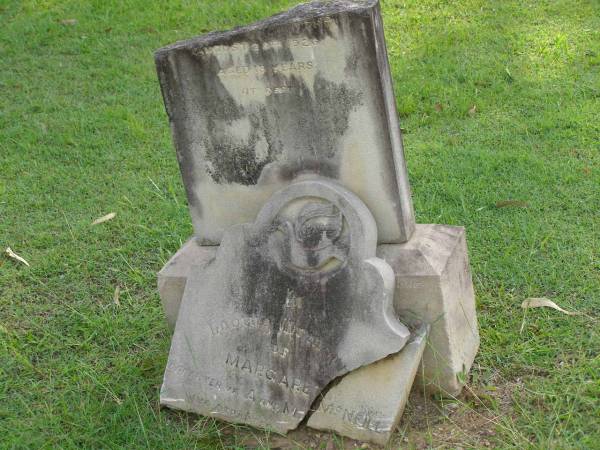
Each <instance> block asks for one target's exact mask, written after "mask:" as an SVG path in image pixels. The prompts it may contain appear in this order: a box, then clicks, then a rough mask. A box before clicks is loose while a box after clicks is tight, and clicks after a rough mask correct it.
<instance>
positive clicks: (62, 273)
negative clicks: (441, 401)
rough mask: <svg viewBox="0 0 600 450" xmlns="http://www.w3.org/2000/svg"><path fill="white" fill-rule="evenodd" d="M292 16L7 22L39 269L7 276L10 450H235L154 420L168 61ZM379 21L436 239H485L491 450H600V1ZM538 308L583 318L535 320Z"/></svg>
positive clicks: (14, 184) (13, 198)
mask: <svg viewBox="0 0 600 450" xmlns="http://www.w3.org/2000/svg"><path fill="white" fill-rule="evenodd" d="M167 3H169V4H167ZM295 3H297V2H296V1H292V0H289V1H286V0H272V1H267V0H264V1H259V0H256V1H248V0H237V1H235V0H219V1H216V0H215V1H211V0H198V1H195V2H194V1H183V2H146V1H142V0H125V1H112V0H111V1H108V0H95V1H89V2H81V1H76V0H70V1H69V0H65V1H53V0H21V1H12V0H9V1H7V0H3V1H0V24H1V27H0V61H1V66H0V67H1V68H0V89H1V90H0V92H1V94H2V95H1V96H0V130H1V132H0V163H1V165H0V247H2V249H4V248H5V247H7V246H10V247H11V248H12V249H13V250H14V251H16V252H17V253H19V254H20V255H21V256H23V257H25V258H26V259H27V260H28V261H29V262H30V263H31V267H30V268H28V267H26V266H24V265H22V264H19V263H16V262H15V261H13V260H10V259H8V258H6V257H0V448H125V447H127V448H144V447H150V448H161V449H168V448H173V449H174V448H213V447H215V448H220V447H222V446H223V445H225V444H223V442H225V443H227V442H231V439H229V441H224V440H223V439H224V438H223V432H224V431H227V428H228V427H227V426H226V425H223V424H219V423H216V424H215V422H213V421H211V420H204V419H201V418H198V417H197V416H193V415H186V414H178V413H175V412H172V411H167V410H159V408H158V402H157V396H158V389H159V386H160V383H161V378H162V371H163V369H164V366H165V362H166V357H167V352H168V347H169V338H170V336H169V332H168V330H167V328H166V325H165V322H164V320H163V316H162V313H161V308H160V303H159V298H158V294H157V290H156V283H155V273H156V271H157V270H159V269H160V267H161V265H162V264H163V263H164V262H165V261H166V260H167V259H168V257H169V256H170V255H171V254H172V253H173V252H175V251H176V250H177V249H178V248H179V246H180V245H181V243H182V242H183V241H185V239H187V237H188V236H189V235H190V234H191V233H192V228H191V225H190V219H189V216H188V213H187V209H186V202H185V196H184V194H183V188H182V184H181V181H180V176H179V172H178V168H177V163H176V158H175V153H174V151H173V147H172V143H171V137H170V133H169V129H168V124H167V118H166V114H165V112H164V109H163V105H162V99H161V96H160V92H159V87H158V82H157V78H156V74H155V71H154V63H153V56H152V53H153V50H155V49H157V48H159V47H161V46H163V45H166V44H168V43H171V42H173V41H175V40H180V39H184V38H188V37H191V36H194V35H197V34H200V33H203V32H206V31H209V30H213V29H223V28H229V27H233V26H235V25H239V24H243V23H247V22H251V21H254V20H256V19H259V18H262V17H265V16H267V15H270V14H271V13H274V12H276V11H280V10H282V9H285V8H286V7H288V6H290V5H292V4H295ZM383 13H384V21H385V25H386V34H387V38H388V47H389V53H390V59H391V63H392V70H393V76H394V81H395V88H396V97H397V101H398V106H399V112H400V115H401V122H402V127H403V129H404V131H405V146H406V155H407V160H408V166H409V172H410V178H411V182H412V188H413V195H414V201H415V208H416V213H417V218H418V221H419V222H422V223H428V222H435V223H448V224H462V225H465V226H466V228H467V233H468V242H469V247H470V257H471V263H472V269H473V274H474V282H475V287H476V293H477V299H478V310H479V318H480V327H481V339H482V343H481V351H480V353H479V355H478V357H477V360H476V366H475V370H474V375H475V379H474V380H473V386H474V387H475V388H478V387H479V388H485V387H486V386H487V384H489V383H490V380H498V379H501V380H504V381H506V382H511V383H517V384H521V385H523V389H521V390H518V391H515V392H514V395H512V396H511V402H512V407H511V408H510V412H509V413H506V414H500V417H498V418H497V422H498V424H499V425H498V426H497V429H496V434H495V435H493V436H491V437H489V438H488V440H489V442H490V445H492V446H496V447H499V448H510V447H515V448H524V447H528V446H529V447H530V448H539V449H547V448H557V449H558V448H560V449H563V448H586V449H589V448H600V336H599V333H598V329H599V322H598V319H599V317H600V256H599V252H600V232H599V229H598V228H599V224H600V165H599V162H600V143H599V142H600V4H599V3H598V2H597V1H596V0H570V1H567V0H557V1H551V0H540V1H535V2H534V1H530V2H525V1H516V0H512V1H509V0H506V1H484V0H461V1H456V2H449V1H441V0H440V1H432V0H406V1H404V0H402V1H400V0H384V2H383ZM65 19H76V20H77V23H75V24H72V25H69V24H63V23H61V21H63V20H65ZM473 105H475V107H476V108H475V111H474V112H473ZM469 111H471V113H469ZM503 200H519V201H525V202H527V204H528V207H527V208H519V207H514V206H513V207H510V206H509V207H505V208H497V207H496V206H495V203H496V202H498V201H503ZM111 211H114V212H116V213H117V216H116V218H115V219H114V220H112V221H110V222H106V223H104V224H102V225H98V226H95V227H91V226H90V223H91V222H92V220H94V219H95V218H97V217H100V216H102V215H104V214H106V213H108V212H111ZM117 286H119V287H120V289H121V296H120V305H116V304H115V303H114V302H113V293H114V291H115V288H116V287H117ZM531 296H534V297H542V296H545V297H549V298H551V299H552V300H554V301H555V302H557V303H558V304H560V305H561V306H563V307H564V308H566V309H571V310H576V311H579V312H582V313H584V314H582V315H578V316H566V315H562V314H560V313H559V312H556V311H553V310H546V309H544V310H542V309H536V310H531V311H529V312H528V313H527V315H526V317H525V319H524V315H523V312H522V310H521V308H520V304H521V302H522V301H523V300H524V299H525V298H527V297H531ZM523 322H524V327H523V331H522V332H520V328H521V325H522V323H523ZM492 407H493V405H492ZM429 444H430V445H431V446H432V447H435V448H439V447H440V446H441V447H443V446H444V445H446V444H444V443H443V442H436V440H435V438H434V437H431V435H430V437H429ZM407 445H410V443H409V444H407ZM469 445H470V446H474V447H478V446H481V445H483V443H481V442H480V441H478V440H477V439H475V440H474V441H473V443H471V444H469ZM450 448H452V446H450Z"/></svg>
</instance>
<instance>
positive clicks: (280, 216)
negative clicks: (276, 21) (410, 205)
mask: <svg viewBox="0 0 600 450" xmlns="http://www.w3.org/2000/svg"><path fill="white" fill-rule="evenodd" d="M376 245H377V229H376V226H375V221H374V219H373V217H372V215H371V213H370V212H369V210H368V209H367V208H366V206H365V205H364V204H363V203H362V202H361V201H360V199H359V198H358V197H356V196H355V195H354V194H352V193H351V192H349V191H348V190H346V189H345V188H343V187H342V186H340V185H339V184H337V183H335V182H333V181H329V180H325V179H320V178H309V179H304V180H299V181H297V182H296V183H294V184H292V185H290V186H288V187H287V188H285V189H283V190H281V191H279V192H278V193H276V194H274V195H273V196H272V197H271V199H270V200H269V201H268V202H267V203H266V204H265V205H264V207H263V208H262V209H261V211H260V212H259V214H258V216H257V218H256V220H255V222H254V223H253V224H242V225H237V226H234V227H232V228H231V229H230V230H229V231H227V232H226V233H225V235H224V237H223V240H222V242H221V245H220V246H219V249H218V251H217V254H216V258H215V259H214V260H212V261H211V262H209V263H208V264H205V265H204V266H203V267H202V266H200V267H198V266H197V267H194V268H193V269H192V270H191V274H190V276H189V278H188V281H187V283H186V286H185V291H184V295H183V300H182V303H181V307H180V309H179V316H178V320H177V325H176V328H175V333H174V336H173V340H172V344H171V351H170V354H169V360H168V364H167V368H166V371H165V377H164V382H163V386H162V389H161V395H160V400H161V403H162V404H163V405H167V406H170V407H173V408H178V409H183V410H186V411H193V412H197V413H200V414H203V415H207V416H212V417H217V418H221V419H225V420H228V421H232V422H242V423H247V424H251V425H254V426H257V427H261V428H266V429H272V430H275V431H279V432H286V431H288V430H291V429H294V428H296V427H297V426H298V424H299V423H300V422H301V421H302V420H303V418H304V417H305V415H306V414H307V413H308V412H309V410H310V408H311V406H312V405H313V402H314V401H315V399H316V398H317V396H318V395H319V394H320V393H321V392H322V391H323V389H324V388H325V387H326V386H327V385H328V384H329V383H330V382H331V381H332V380H334V379H335V378H337V377H340V376H342V375H344V374H346V373H348V372H350V371H352V370H354V369H357V368H359V367H361V366H364V365H368V364H370V363H373V362H375V361H378V360H380V359H382V358H384V357H386V356H388V355H390V354H394V353H397V352H398V351H400V350H401V349H402V347H403V346H404V345H405V344H406V342H407V341H408V339H409V337H410V332H409V330H408V329H407V328H406V327H405V326H404V325H403V324H402V323H400V322H399V321H398V319H397V318H396V316H395V313H394V311H393V306H392V305H393V296H394V292H393V290H394V273H393V271H392V270H391V268H390V267H389V265H388V264H387V263H385V261H383V260H381V259H378V258H376V257H375V251H376Z"/></svg>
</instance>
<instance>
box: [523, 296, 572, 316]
mask: <svg viewBox="0 0 600 450" xmlns="http://www.w3.org/2000/svg"><path fill="white" fill-rule="evenodd" d="M521 308H523V309H527V308H552V309H555V310H557V311H560V312H561V313H563V314H566V315H568V316H575V315H577V314H579V313H578V312H571V311H566V310H564V309H562V308H561V307H560V306H558V305H557V304H556V303H554V302H553V301H552V300H550V299H547V298H544V297H540V298H535V297H532V298H528V299H526V300H525V301H523V303H521Z"/></svg>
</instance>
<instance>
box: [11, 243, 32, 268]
mask: <svg viewBox="0 0 600 450" xmlns="http://www.w3.org/2000/svg"><path fill="white" fill-rule="evenodd" d="M6 254H7V255H8V256H9V257H11V258H12V259H16V260H17V261H19V262H22V263H23V264H25V265H26V266H27V267H31V266H30V265H29V263H28V262H27V261H25V258H22V257H21V256H19V255H17V254H16V253H15V252H13V251H12V249H11V248H10V247H6Z"/></svg>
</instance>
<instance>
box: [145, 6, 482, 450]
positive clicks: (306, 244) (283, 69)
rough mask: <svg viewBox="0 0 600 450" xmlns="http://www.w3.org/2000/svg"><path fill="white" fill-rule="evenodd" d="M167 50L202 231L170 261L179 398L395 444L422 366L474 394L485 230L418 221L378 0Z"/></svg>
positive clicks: (224, 414)
mask: <svg viewBox="0 0 600 450" xmlns="http://www.w3.org/2000/svg"><path fill="white" fill-rule="evenodd" d="M155 59H156V65H157V71H158V75H159V80H160V84H161V89H162V93H163V98H164V102H165V106H166V110H167V114H168V116H169V121H170V124H171V130H172V134H173V140H174V142H175V147H176V151H177V158H178V160H179V164H180V169H181V173H182V178H183V181H184V185H185V189H186V193H187V197H188V203H189V210H190V214H191V216H192V222H193V224H194V233H195V236H194V237H192V238H191V239H190V240H189V241H188V242H187V243H186V244H185V245H184V246H183V247H182V248H181V249H180V250H179V251H178V252H177V253H176V254H175V255H174V256H173V257H172V258H171V259H170V260H169V262H168V263H167V264H166V265H165V266H164V267H163V269H162V270H161V271H160V272H159V274H158V287H159V292H160V296H161V301H162V303H163V306H164V310H165V314H166V316H167V320H168V322H169V324H170V325H171V326H172V327H173V328H174V329H175V331H174V335H173V340H172V345H171V350H170V354H169V360H168V364H167V367H166V370H165V376H164V381H163V386H162V389H161V404H163V405H166V406H169V407H171V408H175V409H181V410H186V411H192V412H197V413H200V414H203V415H207V416H212V417H216V418H220V419H223V420H227V421H231V422H239V423H246V424H250V425H254V426H257V427H260V428H265V429H270V430H275V431H278V432H286V431H288V430H291V429H293V428H295V427H297V426H298V424H300V423H301V422H303V421H304V422H305V423H307V424H308V426H309V427H313V428H316V429H321V430H332V431H335V432H338V433H340V434H343V435H347V436H350V437H355V438H357V439H362V440H368V441H371V442H375V443H379V444H382V443H385V442H387V440H388V439H389V438H390V436H391V434H392V433H393V431H394V428H395V426H396V425H397V423H398V420H399V418H400V416H401V414H402V411H403V409H404V406H405V404H406V401H407V398H408V393H409V391H410V388H411V386H412V385H413V381H414V380H415V375H416V374H417V373H418V375H417V380H418V383H419V385H420V386H423V387H425V388H426V389H427V390H429V391H432V392H436V393H441V394H443V395H456V394H457V393H458V392H460V390H461V389H462V386H463V384H464V382H465V379H466V374H467V373H468V371H469V369H470V367H471V364H472V363H473V359H474V357H475V354H476V352H477V349H478V344H479V334H478V328H477V318H476V314H475V300H474V293H473V287H472V281H471V274H470V269H469V263H468V255H467V248H466V240H465V233H464V229H463V228H461V227H451V226H446V225H415V223H414V213H413V209H412V202H411V197H410V187H409V183H408V177H407V173H406V167H405V163H404V156H403V149H402V140H401V135H400V128H399V125H398V122H397V113H396V107H395V100H394V93H393V88H392V82H391V76H390V70H389V64H388V60H387V54H386V47H385V40H384V37H383V28H382V20H381V14H380V8H379V4H378V2H377V1H376V0H333V1H327V2H313V3H309V4H304V5H300V6H298V7H296V8H293V9H291V10H289V11H287V12H285V13H282V14H278V15H276V16H273V17H271V18H269V19H266V20H263V21H260V22H257V23H255V24H252V25H249V26H245V27H241V28H236V29H234V30H231V31H226V32H214V33H209V34H207V35H204V36H200V37H198V38H194V39H191V40H188V41H183V42H179V43H176V44H173V45H170V46H168V47H165V48H163V49H160V50H159V51H157V53H156V58H155ZM398 317H400V319H398ZM403 323H410V324H411V328H410V331H409V329H408V328H407V327H406V326H404V325H403ZM414 324H421V325H422V326H421V327H416V328H415V326H414ZM419 366H420V367H419ZM417 368H418V369H417Z"/></svg>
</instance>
